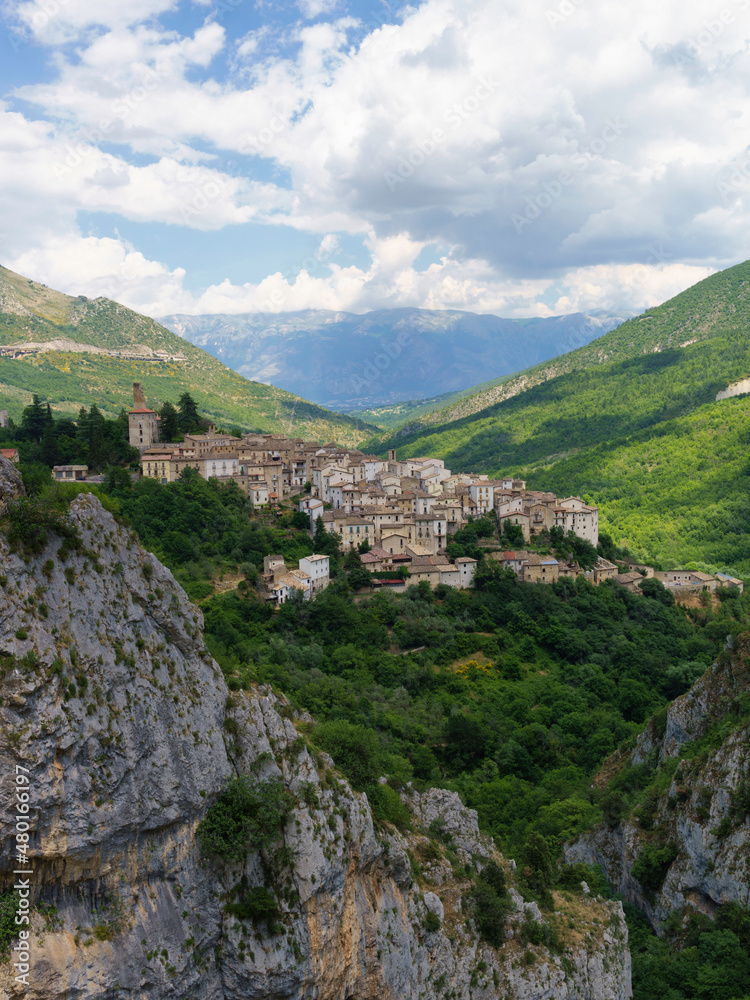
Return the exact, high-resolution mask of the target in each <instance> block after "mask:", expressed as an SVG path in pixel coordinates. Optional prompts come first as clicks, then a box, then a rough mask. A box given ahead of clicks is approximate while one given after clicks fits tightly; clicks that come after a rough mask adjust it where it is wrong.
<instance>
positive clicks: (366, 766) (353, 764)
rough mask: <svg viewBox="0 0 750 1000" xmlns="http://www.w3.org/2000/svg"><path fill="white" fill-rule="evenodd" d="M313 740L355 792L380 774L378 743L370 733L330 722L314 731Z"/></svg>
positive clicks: (357, 727) (341, 721)
mask: <svg viewBox="0 0 750 1000" xmlns="http://www.w3.org/2000/svg"><path fill="white" fill-rule="evenodd" d="M313 739H314V741H315V744H316V745H317V746H319V747H320V749H321V750H325V752H326V753H329V754H330V755H331V757H333V760H334V762H335V764H336V766H337V767H338V768H339V769H340V770H341V771H343V772H344V774H345V775H346V777H347V778H348V779H349V781H351V783H352V785H353V786H354V787H355V788H356V789H358V790H359V791H362V789H363V788H364V787H365V786H366V785H370V784H372V783H373V782H375V781H377V779H378V778H379V777H380V775H381V774H382V771H381V768H380V742H379V740H378V737H377V734H376V733H374V732H373V730H372V729H368V728H367V727H366V726H360V725H355V724H354V723H352V722H345V721H344V720H343V719H332V720H331V721H330V722H324V723H322V724H321V725H319V726H317V727H316V729H315V732H314V733H313Z"/></svg>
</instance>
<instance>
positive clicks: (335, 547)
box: [313, 517, 341, 556]
mask: <svg viewBox="0 0 750 1000" xmlns="http://www.w3.org/2000/svg"><path fill="white" fill-rule="evenodd" d="M340 545H341V543H340V541H339V536H338V535H334V533H333V532H332V531H327V530H326V526H325V524H324V523H323V518H322V517H319V518H317V519H316V521H315V532H314V534H313V547H314V549H315V551H316V552H318V553H319V554H320V555H323V556H334V555H336V554H337V553H338V551H339V548H340Z"/></svg>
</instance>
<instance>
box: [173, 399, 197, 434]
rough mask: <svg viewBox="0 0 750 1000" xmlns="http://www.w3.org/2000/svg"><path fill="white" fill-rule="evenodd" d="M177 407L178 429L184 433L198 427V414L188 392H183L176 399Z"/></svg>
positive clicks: (188, 432)
mask: <svg viewBox="0 0 750 1000" xmlns="http://www.w3.org/2000/svg"><path fill="white" fill-rule="evenodd" d="M177 409H178V410H179V411H180V415H179V417H178V423H179V426H180V430H181V431H183V433H185V434H190V432H191V431H194V430H197V429H198V427H200V421H201V418H200V415H199V413H198V407H197V405H196V402H195V400H194V399H193V397H192V396H191V395H190V393H189V392H183V394H182V395H181V396H180V398H179V399H178V400H177Z"/></svg>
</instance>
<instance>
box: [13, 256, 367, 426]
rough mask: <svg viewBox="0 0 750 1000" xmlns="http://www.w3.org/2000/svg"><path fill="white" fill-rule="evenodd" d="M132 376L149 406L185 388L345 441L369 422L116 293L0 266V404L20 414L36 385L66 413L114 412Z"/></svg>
mask: <svg viewBox="0 0 750 1000" xmlns="http://www.w3.org/2000/svg"><path fill="white" fill-rule="evenodd" d="M134 381H139V382H141V383H142V385H143V388H144V390H145V393H146V398H147V400H148V402H149V404H150V405H152V406H159V405H160V404H161V403H162V402H164V401H165V400H170V401H171V402H175V401H176V400H177V399H178V397H179V396H180V395H181V394H182V393H183V392H185V391H188V392H190V393H191V394H192V395H193V397H194V398H195V400H196V402H197V404H198V407H199V409H200V410H201V412H203V413H204V414H205V415H206V416H208V417H210V418H212V419H213V420H215V421H216V422H217V423H219V424H223V425H225V426H227V427H232V426H235V425H236V426H239V427H241V428H243V429H246V430H266V431H283V432H285V433H287V434H293V435H299V436H300V437H306V438H311V439H317V440H320V441H331V440H335V441H337V442H338V443H340V444H348V445H355V444H357V443H358V442H359V441H361V440H362V439H363V438H364V437H365V436H367V435H368V433H372V432H373V431H374V430H375V429H376V428H375V427H371V426H368V425H367V424H366V423H364V422H362V421H358V420H353V419H351V418H349V417H346V416H344V415H342V414H335V413H331V412H330V411H327V410H324V409H323V408H322V407H320V406H316V405H315V404H313V403H309V402H307V401H306V400H305V399H300V398H299V397H298V396H296V395H294V394H292V393H289V392H285V391H284V390H283V389H278V388H276V387H275V386H272V385H266V384H260V383H258V382H251V381H248V380H247V379H245V378H243V377H242V376H241V375H238V374H237V373H236V372H234V371H231V370H230V369H229V368H227V367H226V366H225V365H224V364H222V363H221V361H219V360H217V359H216V358H213V357H212V356H211V355H210V354H208V353H206V352H205V351H203V350H201V349H200V348H198V347H195V346H194V345H192V344H191V343H189V342H188V341H186V340H184V339H183V338H181V337H178V336H176V335H175V334H174V333H172V332H171V330H168V329H166V327H164V326H161V325H160V324H159V323H157V322H156V321H155V320H153V319H151V318H150V317H148V316H143V315H141V314H140V313H137V312H134V311H133V310H132V309H128V308H127V307H126V306H123V305H121V304H119V303H118V302H113V301H112V300H110V299H106V298H97V299H88V298H87V297H86V296H84V295H79V296H71V295H65V294H64V293H62V292H58V291H55V290H54V289H51V288H47V286H46V285H43V284H40V283H39V282H37V281H32V280H31V279H29V278H26V277H24V276H22V275H20V274H16V273H15V272H13V271H10V270H8V269H7V268H5V267H0V408H2V409H7V410H8V411H9V413H10V415H11V417H13V418H14V419H18V418H19V417H20V414H21V411H22V409H23V407H24V406H26V405H27V404H28V402H29V401H30V399H31V395H32V394H34V393H36V394H38V395H40V396H42V397H44V398H45V399H47V400H49V402H50V404H51V405H52V406H53V408H55V409H57V410H61V411H65V410H67V411H68V412H69V413H71V414H75V413H77V411H78V408H79V407H80V406H90V405H91V404H92V403H96V404H97V405H98V406H99V407H100V408H101V409H102V410H103V411H104V412H105V413H108V414H110V415H114V414H116V413H118V412H119V410H120V409H121V407H123V406H125V407H128V406H131V405H132V399H133V396H132V386H133V382H134Z"/></svg>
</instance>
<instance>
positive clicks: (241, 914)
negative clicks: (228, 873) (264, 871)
mask: <svg viewBox="0 0 750 1000" xmlns="http://www.w3.org/2000/svg"><path fill="white" fill-rule="evenodd" d="M235 894H236V898H237V902H236V903H227V905H226V906H225V907H224V909H225V910H226V912H227V913H231V914H232V916H235V917H237V918H238V919H239V920H252V922H253V923H257V922H258V921H260V920H266V921H269V920H270V921H275V920H276V918H277V917H278V915H279V908H278V905H277V903H276V900H275V899H274V897H273V895H272V894H271V893H270V892H269V891H268V889H267V888H266V887H265V886H264V885H259V886H253V887H252V888H251V887H250V886H249V885H248V882H247V876H246V875H243V876H242V878H241V879H240V881H239V883H238V884H237V886H236V887H235Z"/></svg>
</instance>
